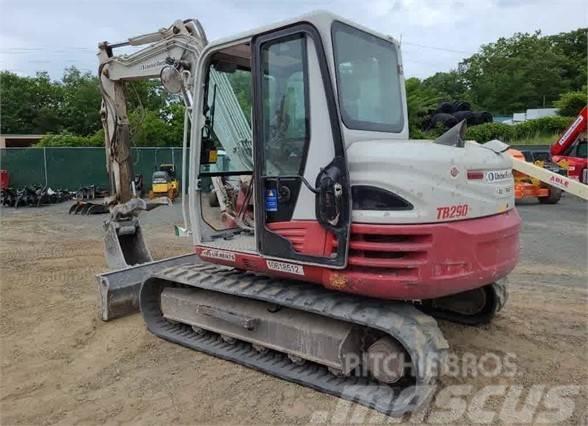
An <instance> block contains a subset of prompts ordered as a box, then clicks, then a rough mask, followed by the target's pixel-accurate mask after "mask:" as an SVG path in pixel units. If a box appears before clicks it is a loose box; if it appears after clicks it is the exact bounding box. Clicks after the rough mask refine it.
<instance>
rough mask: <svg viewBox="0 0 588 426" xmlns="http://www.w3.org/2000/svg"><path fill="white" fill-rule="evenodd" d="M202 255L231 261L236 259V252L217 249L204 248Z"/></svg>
mask: <svg viewBox="0 0 588 426" xmlns="http://www.w3.org/2000/svg"><path fill="white" fill-rule="evenodd" d="M200 256H201V257H209V258H212V259H221V260H228V261H229V262H234V261H235V253H233V252H230V251H224V250H217V249H204V250H202V251H201V252H200Z"/></svg>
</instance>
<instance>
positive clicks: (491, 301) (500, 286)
mask: <svg viewBox="0 0 588 426" xmlns="http://www.w3.org/2000/svg"><path fill="white" fill-rule="evenodd" d="M486 291H487V296H488V304H487V305H486V307H485V308H484V309H483V310H482V312H480V313H479V314H476V315H462V314H459V313H456V312H452V311H447V310H444V309H435V308H433V307H431V306H429V305H421V310H422V311H423V312H424V313H426V314H429V315H431V316H433V317H435V318H437V319H442V320H445V321H451V322H455V323H458V324H464V325H471V326H476V325H484V324H488V323H489V322H490V321H492V319H493V318H494V316H495V315H496V314H497V313H498V312H500V310H501V309H502V308H503V307H504V305H506V301H507V300H508V288H507V283H506V280H505V279H502V280H500V281H497V282H494V283H492V284H490V285H488V286H487V287H486Z"/></svg>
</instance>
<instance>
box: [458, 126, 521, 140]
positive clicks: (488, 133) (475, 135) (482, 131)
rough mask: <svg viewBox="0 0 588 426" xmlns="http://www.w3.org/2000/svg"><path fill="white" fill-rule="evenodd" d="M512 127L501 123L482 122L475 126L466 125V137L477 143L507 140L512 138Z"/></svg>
mask: <svg viewBox="0 0 588 426" xmlns="http://www.w3.org/2000/svg"><path fill="white" fill-rule="evenodd" d="M513 127H514V126H509V125H508V124H502V123H484V124H479V125H477V126H473V127H468V128H467V130H466V139H467V140H474V141H476V142H479V143H484V142H488V141H491V140H492V139H500V140H501V141H504V142H508V141H510V140H511V139H512V138H513V134H514V131H513Z"/></svg>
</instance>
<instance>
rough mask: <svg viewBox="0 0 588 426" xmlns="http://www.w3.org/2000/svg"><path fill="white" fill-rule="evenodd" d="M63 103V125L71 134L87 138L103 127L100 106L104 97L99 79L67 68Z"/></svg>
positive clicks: (60, 113) (61, 111)
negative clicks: (99, 85)
mask: <svg viewBox="0 0 588 426" xmlns="http://www.w3.org/2000/svg"><path fill="white" fill-rule="evenodd" d="M61 87H62V92H63V103H62V105H61V108H60V109H59V115H60V117H61V123H62V125H63V127H64V128H65V129H66V130H67V131H68V132H70V133H72V134H76V135H81V136H86V135H91V134H94V133H96V131H98V129H100V128H101V127H102V124H101V122H100V104H101V102H102V95H101V94H100V89H99V87H98V78H97V77H95V76H92V75H91V74H90V73H84V74H82V73H81V72H80V71H79V70H78V69H76V68H75V67H70V68H66V70H65V73H64V75H63V80H62V83H61Z"/></svg>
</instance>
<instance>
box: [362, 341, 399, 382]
mask: <svg viewBox="0 0 588 426" xmlns="http://www.w3.org/2000/svg"><path fill="white" fill-rule="evenodd" d="M405 356H407V355H406V352H405V350H404V348H403V347H402V345H401V344H400V343H399V342H397V341H395V340H394V339H392V338H390V337H382V338H381V339H378V340H377V341H376V342H375V343H373V344H372V345H371V346H370V347H369V348H368V350H367V368H368V370H369V372H370V373H371V374H372V376H374V378H376V379H377V380H378V381H380V382H383V383H387V384H393V383H396V382H398V381H399V380H400V379H401V378H402V377H403V376H404V367H405V361H406V360H408V359H409V358H405Z"/></svg>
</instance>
